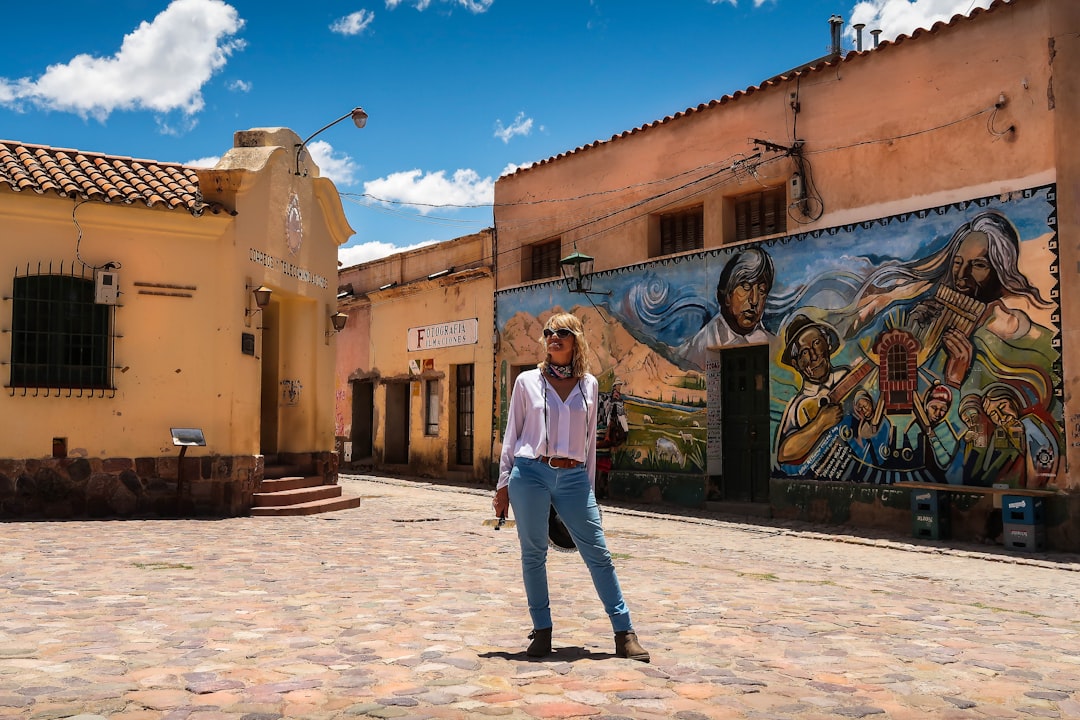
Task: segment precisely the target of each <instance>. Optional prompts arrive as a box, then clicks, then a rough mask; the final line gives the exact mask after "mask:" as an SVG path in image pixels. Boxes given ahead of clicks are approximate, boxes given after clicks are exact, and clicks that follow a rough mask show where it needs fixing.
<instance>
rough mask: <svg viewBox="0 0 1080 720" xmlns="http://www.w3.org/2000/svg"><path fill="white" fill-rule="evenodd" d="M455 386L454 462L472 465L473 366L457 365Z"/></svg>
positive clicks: (470, 364)
mask: <svg viewBox="0 0 1080 720" xmlns="http://www.w3.org/2000/svg"><path fill="white" fill-rule="evenodd" d="M454 376H455V381H456V383H455V384H456V385H457V403H456V408H455V418H456V425H455V428H454V430H455V432H454V435H455V441H456V447H457V452H456V457H455V458H454V461H455V463H456V464H458V465H472V464H473V390H474V387H475V385H476V383H475V381H474V379H473V365H472V363H469V364H467V365H457V366H456V367H455V370H454Z"/></svg>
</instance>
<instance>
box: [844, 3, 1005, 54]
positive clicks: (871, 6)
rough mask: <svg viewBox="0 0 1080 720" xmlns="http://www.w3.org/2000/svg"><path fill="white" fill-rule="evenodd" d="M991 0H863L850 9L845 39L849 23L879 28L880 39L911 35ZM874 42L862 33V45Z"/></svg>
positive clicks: (868, 27)
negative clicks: (849, 20) (849, 21)
mask: <svg viewBox="0 0 1080 720" xmlns="http://www.w3.org/2000/svg"><path fill="white" fill-rule="evenodd" d="M991 1H992V0H862V1H861V2H858V3H856V4H855V7H853V8H852V9H851V24H850V25H848V27H847V28H846V29H845V31H844V34H845V36H846V37H848V38H854V37H855V31H854V30H853V29H852V27H851V25H853V24H855V23H865V24H866V30H864V33H867V32H869V31H870V30H875V29H878V28H880V29H881V36H880V39H881V40H895V39H896V37H897V36H899V35H910V34H911V33H913V32H914V31H915V30H917V29H919V28H930V26H932V25H933V24H934V23H936V22H938V21H939V20H944V21H946V22H947V21H948V20H950V19H951V18H952V17H953V16H954V15H968V14H970V13H971V11H972V10H974V9H975V8H985V7H986V6H987V5H989V4H990V3H991ZM872 45H873V43H872V42H870V38H869V36H868V35H865V34H864V35H863V47H864V48H869V47H871V46H872Z"/></svg>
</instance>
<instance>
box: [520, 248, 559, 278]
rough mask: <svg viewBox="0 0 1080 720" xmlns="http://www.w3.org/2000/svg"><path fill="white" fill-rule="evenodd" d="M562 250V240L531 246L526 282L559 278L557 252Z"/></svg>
mask: <svg viewBox="0 0 1080 720" xmlns="http://www.w3.org/2000/svg"><path fill="white" fill-rule="evenodd" d="M560 250H562V240H561V239H555V240H548V241H546V242H542V243H536V244H535V245H533V246H532V253H531V255H532V257H531V262H530V272H531V274H530V275H529V277H527V278H525V279H526V280H543V279H544V278H550V277H559V275H560V272H559V251H560Z"/></svg>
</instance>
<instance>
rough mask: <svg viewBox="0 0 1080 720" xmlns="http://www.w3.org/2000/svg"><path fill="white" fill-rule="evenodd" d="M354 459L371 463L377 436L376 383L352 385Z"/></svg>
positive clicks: (354, 382)
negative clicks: (374, 439) (372, 450)
mask: <svg viewBox="0 0 1080 720" xmlns="http://www.w3.org/2000/svg"><path fill="white" fill-rule="evenodd" d="M352 398H353V404H352V437H351V440H352V444H353V445H352V447H353V451H352V459H353V462H360V463H370V462H371V455H372V452H371V449H372V446H373V442H372V440H373V438H374V436H375V383H373V382H372V381H370V380H354V381H353V384H352Z"/></svg>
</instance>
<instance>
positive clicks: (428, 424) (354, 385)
mask: <svg viewBox="0 0 1080 720" xmlns="http://www.w3.org/2000/svg"><path fill="white" fill-rule="evenodd" d="M491 265H492V232H491V230H484V231H481V232H479V233H475V234H473V235H467V236H464V237H460V238H457V239H454V240H449V241H446V242H442V243H437V244H435V245H429V246H426V247H422V248H419V249H416V250H410V251H408V252H403V253H398V254H395V255H391V256H389V257H386V258H382V259H379V260H374V261H371V262H368V263H363V264H360V265H355V266H352V267H348V268H342V269H341V271H340V273H339V279H338V283H339V288H338V294H339V298H340V299H339V307H340V310H341V311H342V312H343V313H346V314H347V315H348V316H349V322H348V324H347V325H346V327H345V329H344V330H343V331H342V333H341V336H340V338H339V351H338V359H337V378H336V386H335V402H336V407H337V419H336V427H337V433H338V436H339V442H340V444H341V446H342V450H343V454H344V458H345V460H346V466H347V467H358V468H359V467H371V468H376V469H379V470H384V471H389V472H400V473H405V474H409V475H413V476H420V477H440V478H451V479H459V480H469V481H484V480H486V479H487V478H488V477H489V473H490V468H491V439H492V434H491V428H492V422H491V421H492V412H491V408H492V402H493V391H492V382H491V379H492V358H493V356H494V345H493V343H494V338H493V333H492V317H493V310H492V297H493V294H494V290H495V286H494V280H493V278H492V274H491Z"/></svg>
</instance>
